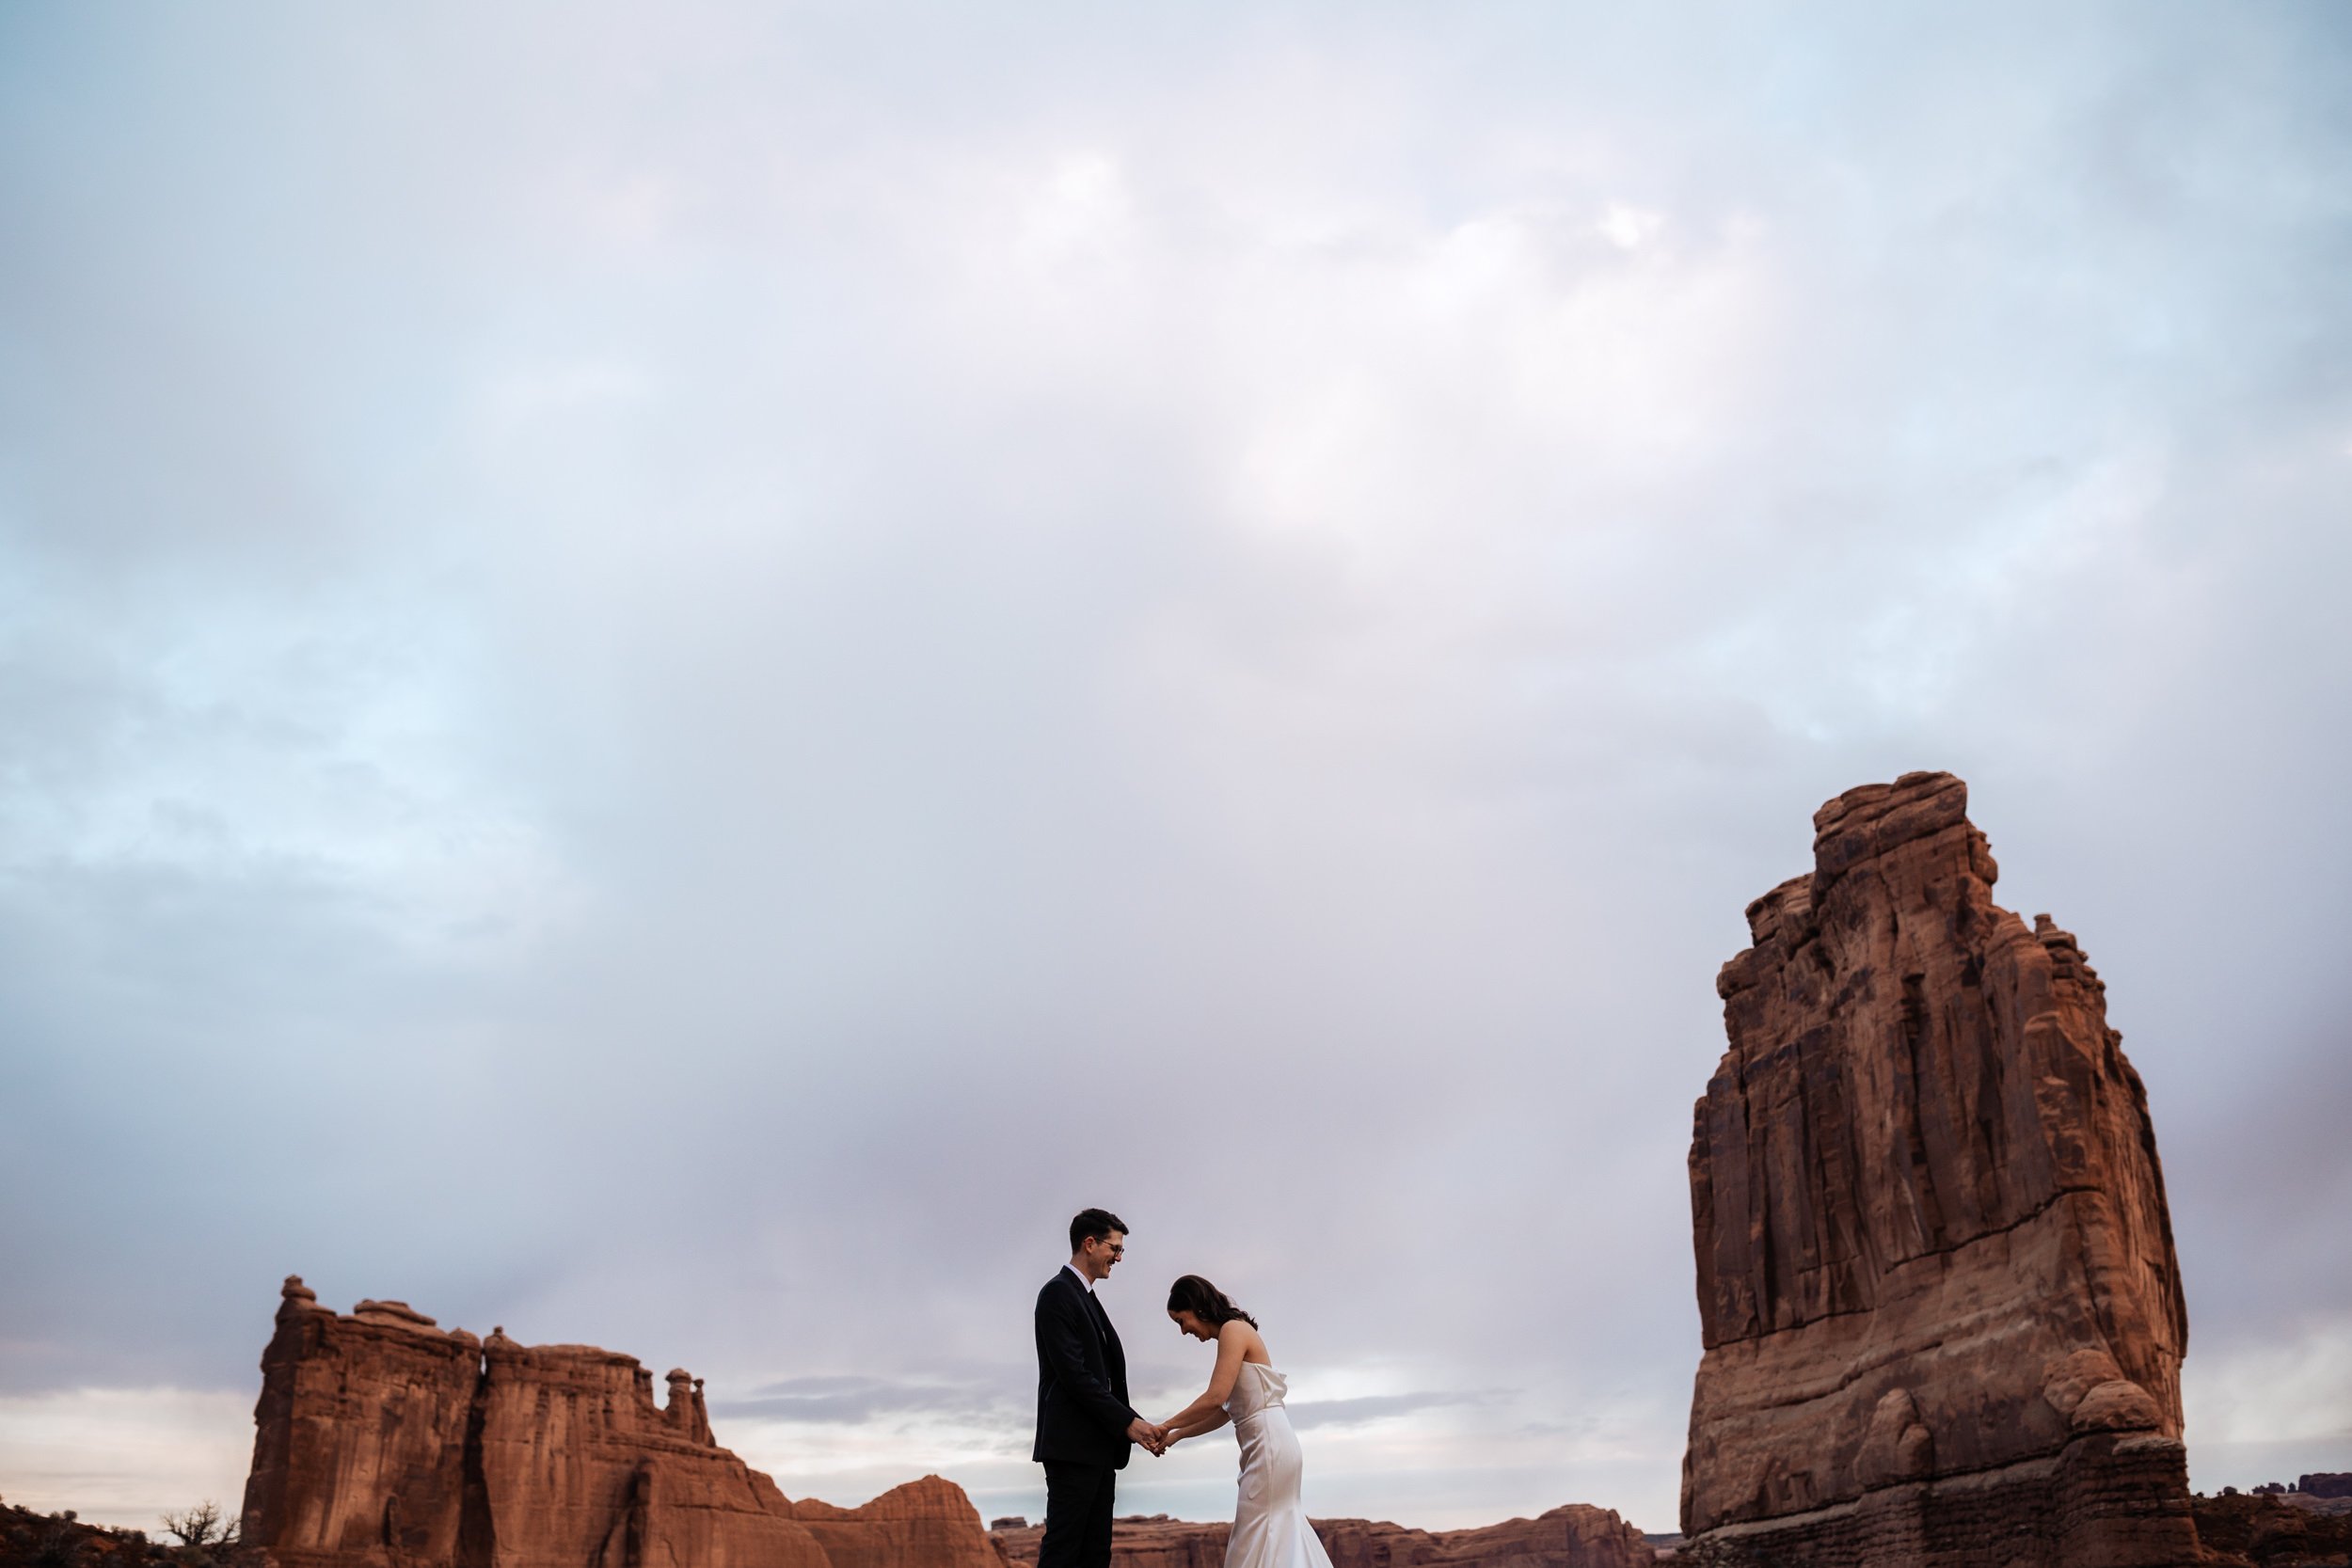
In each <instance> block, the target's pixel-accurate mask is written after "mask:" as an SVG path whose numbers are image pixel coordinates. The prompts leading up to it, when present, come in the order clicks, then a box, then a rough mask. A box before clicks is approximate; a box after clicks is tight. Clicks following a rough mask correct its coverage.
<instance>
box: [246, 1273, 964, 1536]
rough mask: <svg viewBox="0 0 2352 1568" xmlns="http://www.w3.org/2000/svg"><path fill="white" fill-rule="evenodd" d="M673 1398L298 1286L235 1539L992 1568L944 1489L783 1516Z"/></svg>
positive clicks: (591, 1366)
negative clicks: (346, 1310) (338, 1303)
mask: <svg viewBox="0 0 2352 1568" xmlns="http://www.w3.org/2000/svg"><path fill="white" fill-rule="evenodd" d="M665 1381H666V1382H667V1384H668V1396H667V1401H666V1402H665V1403H663V1404H660V1405H657V1404H656V1403H655V1402H654V1394H653V1374H652V1372H651V1371H650V1370H647V1369H646V1368H644V1366H642V1365H640V1364H639V1363H638V1362H637V1361H636V1359H635V1358H633V1357H631V1356H627V1355H620V1354H614V1353H613V1352H612V1351H605V1350H598V1349H596V1348H595V1347H594V1346H589V1345H536V1346H526V1345H521V1344H518V1343H516V1341H515V1340H513V1339H511V1338H507V1336H506V1335H505V1333H504V1332H503V1331H502V1330H501V1331H495V1332H493V1333H492V1334H491V1336H490V1337H489V1338H488V1339H486V1340H481V1339H477V1338H474V1336H472V1335H470V1334H468V1333H466V1332H465V1331H463V1330H462V1329H453V1330H448V1331H444V1330H442V1329H441V1328H439V1327H438V1326H437V1324H436V1323H434V1321H433V1320H432V1319H431V1318H428V1317H426V1316H425V1315H424V1314H422V1313H421V1312H418V1311H415V1310H413V1309H412V1308H410V1307H407V1306H405V1304H403V1303H400V1302H372V1301H363V1302H361V1303H360V1304H359V1305H358V1308H356V1309H355V1310H354V1311H353V1312H352V1313H351V1314H350V1315H348V1316H345V1315H342V1314H339V1313H336V1312H333V1311H330V1310H328V1309H327V1308H326V1307H321V1306H319V1304H318V1300H317V1297H316V1296H315V1294H314V1293H313V1292H312V1291H310V1290H309V1289H308V1288H307V1287H305V1286H304V1285H303V1283H302V1281H301V1280H300V1279H299V1278H290V1279H288V1280H287V1281H286V1285H285V1290H284V1292H283V1296H282V1300H281V1302H280V1305H279V1307H278V1328H277V1333H276V1334H275V1336H274V1337H273V1338H271V1340H270V1342H269V1347H268V1349H266V1350H265V1351H263V1353H262V1398H261V1402H260V1403H259V1404H258V1405H257V1406H256V1407H255V1409H254V1413H253V1418H254V1426H255V1434H254V1444H253V1470H252V1473H251V1475H250V1477H249V1478H248V1479H247V1481H246V1495H245V1515H244V1531H245V1539H246V1543H247V1544H250V1545H254V1546H258V1547H262V1548H264V1549H266V1550H267V1551H268V1553H269V1554H270V1556H271V1558H272V1559H274V1560H276V1561H277V1562H278V1564H279V1568H582V1565H586V1568H657V1565H658V1568H997V1559H996V1555H995V1553H994V1550H993V1548H992V1547H991V1546H990V1544H989V1542H988V1537H987V1535H986V1534H985V1533H984V1532H983V1531H982V1530H981V1528H980V1520H979V1515H978V1513H977V1511H975V1510H974V1509H973V1507H972V1505H971V1503H970V1501H969V1500H968V1499H967V1498H966V1497H964V1495H963V1493H962V1491H961V1489H959V1488H958V1487H956V1486H954V1485H952V1484H950V1483H949V1482H947V1481H941V1480H939V1479H938V1478H937V1477H935V1476H934V1477H928V1478H926V1479H925V1480H923V1481H915V1482H913V1483H911V1484H909V1485H907V1486H902V1487H899V1488H898V1489H897V1490H895V1491H893V1492H889V1493H885V1494H884V1495H883V1496H882V1497H877V1498H875V1499H874V1500H873V1501H872V1502H870V1503H868V1504H866V1506H865V1507H863V1508H858V1509H839V1508H833V1507H830V1506H828V1505H826V1504H824V1503H818V1502H802V1503H798V1504H796V1503H794V1502H792V1501H790V1500H789V1499H787V1497H785V1496H784V1494H783V1493H782V1492H780V1491H778V1490H777V1489H776V1485H775V1483H774V1482H773V1481H770V1480H769V1479H768V1478H767V1477H766V1476H764V1475H762V1474H760V1473H759V1472H758V1471H756V1470H754V1469H752V1468H751V1467H750V1466H748V1465H745V1464H744V1463H743V1462H742V1461H741V1460H740V1459H738V1458H737V1457H736V1456H735V1455H734V1454H732V1453H730V1452H729V1451H727V1450H726V1449H723V1448H721V1447H719V1446H718V1444H717V1442H716V1440H715V1439H714V1438H713V1437H712V1434H711V1430H710V1419H709V1416H708V1414H707V1410H706V1408H705V1405H704V1401H703V1393H702V1386H701V1383H700V1381H699V1380H698V1379H695V1378H693V1377H691V1376H690V1375H689V1374H688V1373H686V1372H684V1371H673V1372H671V1373H670V1374H669V1376H668V1378H667V1379H666V1380H665ZM803 1514H805V1515H806V1517H805V1519H803Z"/></svg>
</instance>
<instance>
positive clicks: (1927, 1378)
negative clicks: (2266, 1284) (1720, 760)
mask: <svg viewBox="0 0 2352 1568" xmlns="http://www.w3.org/2000/svg"><path fill="white" fill-rule="evenodd" d="M1967 803H1968V792H1967V786H1966V785H1965V784H1962V783H1961V781H1960V780H1959V779H1957V778H1954V777H1952V776H1951V775H1950V774H1948V773H1912V774H1906V775H1905V776H1904V777H1902V778H1900V779H1898V780H1896V781H1895V782H1894V783H1893V784H1872V785H1868V786H1866V787H1864V788H1860V789H1853V790H1849V791H1847V792H1846V793H1845V794H1843V795H1841V796H1839V797H1838V798H1837V799H1836V800H1832V801H1830V802H1829V803H1828V804H1827V805H1825V806H1823V807H1822V808H1821V809H1820V812H1819V813H1818V814H1816V816H1814V819H1813V822H1814V829H1815V832H1814V839H1813V870H1812V872H1811V873H1810V874H1809V875H1807V876H1802V877H1798V878H1795V879H1791V880H1789V881H1787V882H1783V883H1782V884H1781V885H1780V886H1778V887H1776V888H1774V889H1772V891H1771V892H1770V893H1768V894H1766V895H1763V896H1762V897H1760V898H1758V899H1756V901H1755V902H1754V903H1753V904H1751V905H1749V906H1748V911H1747V915H1748V926H1749V930H1750V933H1751V935H1752V937H1753V939H1754V945H1753V946H1751V947H1750V948H1748V949H1747V950H1746V951H1745V952H1743V953H1741V954H1740V955H1739V956H1738V957H1737V958H1733V959H1732V960H1731V961H1730V962H1729V963H1727V964H1725V965H1724V969H1723V973H1722V975H1721V976H1720V977H1719V979H1718V981H1717V984H1716V989H1717V990H1718V992H1719V993H1720V994H1721V996H1722V997H1723V1001H1724V1027H1725V1030H1726V1033H1727V1035H1728V1037H1729V1049H1728V1050H1727V1051H1726V1052H1725V1053H1724V1057H1723V1061H1722V1064H1721V1065H1720V1066H1719V1067H1717V1069H1715V1073H1714V1076H1713V1078H1712V1079H1711V1080H1710V1081H1709V1082H1708V1086H1707V1093H1706V1095H1705V1096H1704V1098H1702V1099H1701V1100H1700V1101H1698V1105H1697V1109H1696V1113H1695V1115H1694V1117H1693V1121H1692V1135H1691V1158H1690V1178H1691V1211H1692V1225H1693V1230H1694V1244H1695V1250H1696V1254H1697V1262H1698V1296H1699V1314H1700V1318H1701V1321H1702V1324H1703V1331H1704V1338H1705V1355H1704V1357H1703V1359H1702V1360H1701V1362H1700V1365H1699V1371H1698V1377H1697V1382H1696V1386H1695V1387H1694V1389H1693V1391H1692V1402H1691V1435H1690V1446H1689V1449H1688V1450H1687V1452H1686V1454H1685V1457H1684V1461H1683V1488H1682V1526H1683V1529H1684V1531H1685V1533H1686V1535H1687V1536H1688V1537H1689V1541H1688V1544H1687V1545H1686V1546H1685V1547H1684V1558H1685V1560H1689V1561H1692V1562H1699V1563H1708V1564H1740V1565H1748V1564H1754V1565H1757V1568H1761V1565H1764V1564H1778V1563H1803V1564H1806V1565H1808V1568H1865V1565H1867V1568H1907V1565H1912V1564H1925V1563H1939V1564H1940V1563H1953V1564H1959V1563H1977V1562H1982V1563H1994V1562H1997V1563H2000V1564H2003V1565H2005V1568H2170V1565H2174V1564H2181V1565H2185V1564H2191V1563H2196V1562H2198V1561H2200V1560H2201V1557H2200V1552H2199V1546H2198V1539H2197V1529H2196V1526H2195V1524H2194V1522H2193V1520H2192V1518H2191V1514H2190V1501H2189V1492H2188V1483H2187V1475H2186V1465H2185V1450H2184V1449H2183V1447H2182V1440H2181V1393H2180V1367H2181V1357H2182V1355H2183V1354H2184V1353H2185V1351H2186V1349H2187V1347H2188V1315H2187V1310H2186V1307H2185V1305H2184V1302H2183V1297H2182V1291H2181V1276H2180V1267H2179V1264H2178V1262H2177V1260H2176V1259H2175V1258H2174V1255H2173V1247H2172V1227H2171V1221H2170V1218H2169V1213H2168V1212H2167V1209H2166V1205H2165V1196H2164V1175H2163V1170H2162V1168H2161V1166H2160V1165H2159V1164H2158V1163H2157V1159H2156V1141H2155V1132H2154V1129H2153V1126H2151V1124H2150V1122H2149V1117H2148V1099H2147V1095H2146V1094H2145V1092H2144V1091H2143V1090H2142V1088H2141V1085H2140V1080H2139V1075H2138V1074H2137V1072H2135V1071H2134V1070H2133V1069H2132V1066H2131V1063H2130V1062H2129V1061H2127V1060H2126V1059H2125V1058H2124V1055H2123V1052H2122V1037H2121V1036H2120V1035H2118V1034H2117V1033H2116V1032H2115V1031H2114V1030H2112V1029H2110V1028H2108V1027H2107V1022H2106V1001H2105V991H2106V988H2105V987H2104V986H2103V985H2102V984H2101V983H2100V980H2099V978H2098V976H2097V974H2094V973H2093V972H2092V970H2091V968H2090V963H2089V962H2088V961H2086V959H2085V958H2084V957H2083V952H2082V948H2081V947H2080V945H2079V944H2078V943H2077V942H2075V940H2074V937H2073V936H2072V935H2071V934H2069V933H2068V932H2066V931H2063V930H2060V929H2059V928H2058V927H2057V926H2056V925H2055V924H2054V923H2052V921H2051V920H2050V918H2049V917H2048V916H2046V915H2043V916H2038V917H2037V918H2036V920H2035V922H2034V925H2033V927H2030V928H2029V927H2027V926H2026V923H2025V922H2024V921H2023V920H2021V919H2019V918H2018V917H2017V916H2016V915H2014V914H2012V913H2010V911H2007V910H2004V909H2001V908H1999V907H1998V906H1997V905H1995V904H1994V902H1993V898H1992V888H1993V884H1994V878H1995V877H1996V876H1997V875H1998V871H1997V868H1996V867H1995V865H1994V860H1993V856H1992V853H1991V851H1990V848H1989V847H1988V846H1987V844H1986V841H1985V836H1984V834H1983V833H1981V832H1978V831H1977V829H1976V827H1975V826H1974V825H1973V824H1972V823H1970V821H1969V820H1968V816H1967Z"/></svg>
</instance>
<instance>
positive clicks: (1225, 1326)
mask: <svg viewBox="0 0 2352 1568" xmlns="http://www.w3.org/2000/svg"><path fill="white" fill-rule="evenodd" d="M1216 1337H1217V1338H1218V1339H1220V1340H1222V1341H1224V1342H1225V1343H1227V1344H1232V1345H1239V1346H1240V1347H1241V1354H1242V1358H1243V1359H1244V1360H1246V1361H1257V1360H1264V1361H1269V1362H1270V1361H1271V1360H1272V1359H1273V1357H1272V1356H1271V1355H1270V1354H1267V1352H1266V1348H1265V1336H1264V1335H1263V1334H1261V1333H1259V1332H1258V1331H1257V1329H1256V1328H1255V1327H1253V1326H1252V1325H1250V1324H1249V1323H1244V1322H1243V1321H1242V1320H1241V1319H1239V1318H1228V1319H1227V1320H1226V1321H1225V1322H1223V1323H1219V1324H1217V1328H1216ZM1252 1352H1255V1353H1256V1354H1251V1353H1252Z"/></svg>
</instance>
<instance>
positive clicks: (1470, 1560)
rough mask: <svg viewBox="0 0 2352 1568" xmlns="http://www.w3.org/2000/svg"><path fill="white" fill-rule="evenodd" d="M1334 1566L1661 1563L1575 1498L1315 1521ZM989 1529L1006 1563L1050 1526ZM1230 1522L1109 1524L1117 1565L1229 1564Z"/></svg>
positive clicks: (1031, 1553)
mask: <svg viewBox="0 0 2352 1568" xmlns="http://www.w3.org/2000/svg"><path fill="white" fill-rule="evenodd" d="M1005 1523H1006V1524H1014V1525H1016V1526H1017V1528H997V1529H995V1530H993V1531H992V1532H991V1535H990V1539H991V1540H993V1542H994V1543H995V1544H996V1545H997V1548H998V1549H999V1550H1000V1551H1001V1552H1003V1554H1004V1557H1005V1562H1006V1564H1007V1568H1031V1565H1032V1564H1034V1563H1035V1562H1036V1561H1037V1549H1038V1543H1039V1541H1040V1540H1041V1538H1042V1537H1043V1535H1044V1533H1045V1531H1044V1530H1043V1528H1041V1527H1039V1526H1035V1525H1018V1523H1017V1522H1016V1521H1005ZM1311 1523H1312V1524H1313V1526H1314V1529H1315V1534H1316V1535H1317V1536H1318V1537H1320V1538H1321V1540H1322V1542H1323V1549H1324V1550H1325V1551H1326V1552H1327V1553H1329V1554H1330V1558H1331V1568H1653V1564H1654V1563H1655V1562H1656V1560H1657V1555H1656V1553H1655V1551H1654V1550H1653V1549H1652V1548H1651V1546H1650V1545H1649V1544H1648V1543H1647V1542H1646V1541H1645V1540H1644V1539H1643V1536H1642V1532H1641V1531H1640V1530H1638V1529H1635V1528H1633V1527H1632V1526H1631V1525H1629V1524H1627V1523H1626V1522H1625V1521H1624V1520H1623V1519H1620V1518H1618V1517H1617V1515H1616V1514H1614V1513H1611V1512H1610V1511H1608V1510H1606V1509H1599V1508H1590V1507H1587V1506H1585V1505H1584V1504H1582V1503H1571V1504H1569V1505H1568V1506H1566V1507H1565V1508H1555V1509H1553V1510H1552V1511H1551V1512H1550V1513H1546V1514H1544V1515H1543V1516H1542V1517H1540V1518H1535V1519H1511V1520H1507V1521H1505V1522H1504V1523H1502V1524H1500V1525H1487V1526H1485V1527H1483V1528H1478V1529H1459V1530H1443V1531H1439V1532H1437V1533H1435V1534H1433V1533H1431V1532H1430V1531H1428V1530H1418V1529H1406V1528H1404V1527H1403V1526H1401V1525H1389V1524H1375V1523H1374V1522H1372V1521H1371V1520H1368V1519H1316V1520H1312V1521H1311ZM1231 1529H1232V1527H1231V1526H1230V1525H1226V1524H1193V1523H1189V1522H1187V1521H1185V1520H1182V1519H1170V1518H1168V1517H1166V1516H1165V1515H1154V1516H1152V1517H1150V1518H1127V1519H1121V1520H1120V1521H1119V1522H1118V1524H1117V1525H1116V1526H1115V1527H1114V1528H1113V1529H1112V1532H1111V1565H1112V1568H1223V1564H1224V1561H1225V1538H1226V1535H1227V1534H1228V1532H1229V1531H1230V1530H1231Z"/></svg>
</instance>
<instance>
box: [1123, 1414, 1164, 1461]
mask: <svg viewBox="0 0 2352 1568" xmlns="http://www.w3.org/2000/svg"><path fill="white" fill-rule="evenodd" d="M1127 1436H1128V1439H1129V1440H1130V1441H1132V1442H1134V1443H1136V1445H1138V1446H1139V1447H1142V1448H1145V1449H1150V1450H1151V1451H1152V1456H1153V1457H1154V1458H1156V1457H1158V1456H1159V1455H1161V1454H1164V1453H1166V1452H1167V1451H1168V1429H1167V1428H1166V1427H1155V1426H1153V1425H1152V1423H1151V1422H1149V1421H1147V1420H1145V1419H1144V1418H1142V1417H1140V1416H1138V1417H1136V1418H1135V1419H1134V1420H1132V1421H1130V1422H1128V1423H1127Z"/></svg>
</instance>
